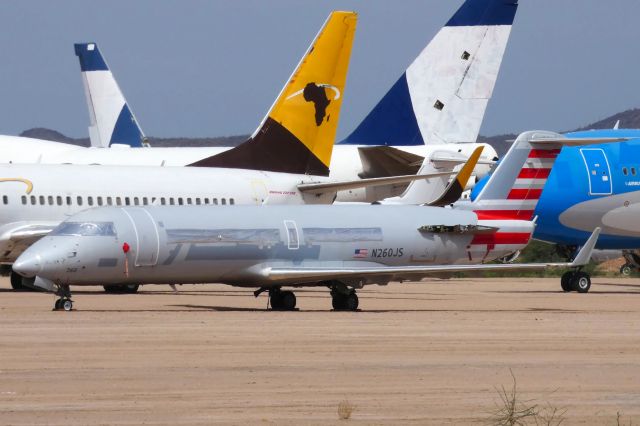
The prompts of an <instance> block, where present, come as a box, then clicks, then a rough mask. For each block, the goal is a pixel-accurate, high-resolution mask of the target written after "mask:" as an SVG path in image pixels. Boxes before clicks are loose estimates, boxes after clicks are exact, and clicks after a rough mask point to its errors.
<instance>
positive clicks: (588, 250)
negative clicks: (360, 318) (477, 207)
mask: <svg viewBox="0 0 640 426" xmlns="http://www.w3.org/2000/svg"><path fill="white" fill-rule="evenodd" d="M599 235H600V228H596V229H595V230H594V231H593V233H592V234H591V236H590V237H589V239H588V240H587V242H586V243H585V245H584V246H583V247H582V249H581V250H580V252H579V253H578V254H577V255H576V257H575V259H574V260H573V261H572V262H563V263H512V264H477V265H428V266H372V267H366V266H365V267H360V266H359V267H353V268H349V267H335V268H321V267H320V268H308V267H307V268H305V267H300V268H296V267H293V268H291V267H289V268H278V267H275V268H269V269H268V270H267V271H266V275H267V277H268V278H269V279H271V280H273V281H291V282H313V281H324V280H332V279H352V280H355V279H367V278H374V277H375V278H377V277H385V278H387V279H388V280H389V281H391V280H393V279H405V278H406V279H419V278H423V277H427V276H429V275H435V274H439V273H451V272H471V271H513V270H540V269H546V268H552V267H559V268H575V267H579V266H584V265H586V264H587V263H589V260H590V259H591V255H592V254H593V250H594V248H595V245H596V242H597V241H598V236H599Z"/></svg>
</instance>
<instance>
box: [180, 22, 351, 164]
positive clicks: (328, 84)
mask: <svg viewBox="0 0 640 426" xmlns="http://www.w3.org/2000/svg"><path fill="white" fill-rule="evenodd" d="M356 22H357V14H356V13H355V12H333V13H331V15H330V16H329V18H328V19H327V21H326V23H325V24H324V26H323V27H322V29H321V30H320V32H319V33H318V35H317V36H316V38H315V40H314V41H313V43H312V44H311V46H310V47H309V50H307V53H305V55H304V56H303V58H302V60H301V61H300V63H299V64H298V67H297V68H296V70H295V71H294V73H293V75H292V76H291V78H290V79H289V80H288V81H287V84H286V85H285V86H284V88H283V89H282V91H281V92H280V96H279V97H278V99H277V100H276V101H275V103H274V104H273V106H272V107H271V109H270V110H269V113H268V114H267V116H266V117H265V119H264V120H263V121H262V123H261V124H260V126H259V127H258V129H257V130H256V131H255V132H254V134H253V135H252V136H251V138H250V139H249V140H248V141H246V142H245V143H243V144H242V145H240V146H238V147H236V148H234V149H231V150H229V151H226V152H223V153H221V154H218V155H215V156H213V157H209V158H206V159H204V160H201V161H198V162H196V163H194V164H192V166H198V167H228V168H244V169H254V170H265V171H273V172H284V173H296V174H312V175H318V176H328V175H329V163H330V162H331V152H332V150H333V143H334V141H335V136H336V130H337V128H338V119H339V118H340V106H341V105H342V98H343V95H344V88H345V83H346V78H347V70H348V68H349V57H350V55H351V46H352V43H353V37H354V34H355V29H356Z"/></svg>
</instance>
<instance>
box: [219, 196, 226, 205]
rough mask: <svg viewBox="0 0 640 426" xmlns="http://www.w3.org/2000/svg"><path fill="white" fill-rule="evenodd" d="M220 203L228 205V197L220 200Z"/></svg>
mask: <svg viewBox="0 0 640 426" xmlns="http://www.w3.org/2000/svg"><path fill="white" fill-rule="evenodd" d="M220 203H221V204H222V205H223V206H226V205H227V199H226V198H223V199H221V200H220Z"/></svg>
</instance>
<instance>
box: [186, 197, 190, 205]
mask: <svg viewBox="0 0 640 426" xmlns="http://www.w3.org/2000/svg"><path fill="white" fill-rule="evenodd" d="M187 204H188V205H191V197H188V198H187Z"/></svg>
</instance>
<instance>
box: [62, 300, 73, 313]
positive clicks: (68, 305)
mask: <svg viewBox="0 0 640 426" xmlns="http://www.w3.org/2000/svg"><path fill="white" fill-rule="evenodd" d="M60 307H61V308H62V309H64V310H65V311H67V312H69V311H70V310H72V309H73V302H72V301H71V299H62V303H60Z"/></svg>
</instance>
